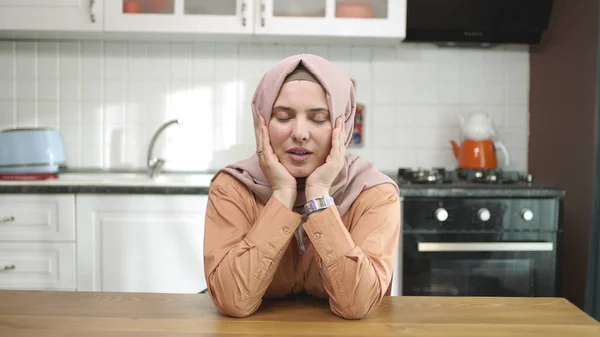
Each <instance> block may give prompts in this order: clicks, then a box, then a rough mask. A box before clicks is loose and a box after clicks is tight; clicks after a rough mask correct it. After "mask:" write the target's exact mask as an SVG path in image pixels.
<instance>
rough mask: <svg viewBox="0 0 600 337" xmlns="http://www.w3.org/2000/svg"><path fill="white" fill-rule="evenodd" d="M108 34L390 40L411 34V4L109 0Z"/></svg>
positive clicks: (385, 0) (379, 0)
mask: <svg viewBox="0 0 600 337" xmlns="http://www.w3.org/2000/svg"><path fill="white" fill-rule="evenodd" d="M105 1H106V5H105V30H106V31H107V32H155V33H195V34H215V33H221V34H254V35H256V36H280V37H281V36H301V37H319V36H323V37H387V38H396V39H402V38H403V37H404V36H405V32H406V0H303V1H298V0H219V1H215V0H105Z"/></svg>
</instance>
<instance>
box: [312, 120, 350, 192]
mask: <svg viewBox="0 0 600 337" xmlns="http://www.w3.org/2000/svg"><path fill="white" fill-rule="evenodd" d="M343 123H344V116H340V117H338V118H337V119H336V120H335V127H334V128H333V132H332V136H331V151H330V152H329V155H328V156H327V158H326V159H325V163H323V165H321V166H319V167H317V168H316V169H315V170H314V171H313V173H311V174H310V175H309V176H308V178H307V179H306V189H305V192H306V200H311V199H314V198H317V197H321V196H324V195H328V194H329V189H330V188H331V185H332V184H333V181H334V180H335V178H336V177H337V175H338V174H339V173H340V171H341V169H342V167H344V161H345V155H346V146H345V144H344V132H343V130H342V126H343Z"/></svg>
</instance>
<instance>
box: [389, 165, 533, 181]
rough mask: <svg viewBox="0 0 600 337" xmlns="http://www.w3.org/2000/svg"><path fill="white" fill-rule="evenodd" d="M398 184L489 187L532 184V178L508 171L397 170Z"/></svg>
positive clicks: (529, 175)
mask: <svg viewBox="0 0 600 337" xmlns="http://www.w3.org/2000/svg"><path fill="white" fill-rule="evenodd" d="M397 180H398V183H400V184H418V185H430V184H437V185H456V184H490V185H508V184H520V185H531V184H533V176H532V175H531V174H529V173H527V172H521V171H508V170H502V169H488V170H483V169H481V170H480V169H456V170H446V169H445V168H431V169H421V168H419V169H411V168H400V169H398V176H397Z"/></svg>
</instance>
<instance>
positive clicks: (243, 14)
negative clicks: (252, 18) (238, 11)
mask: <svg viewBox="0 0 600 337" xmlns="http://www.w3.org/2000/svg"><path fill="white" fill-rule="evenodd" d="M246 10H247V8H246V1H245V0H243V1H242V26H243V27H246Z"/></svg>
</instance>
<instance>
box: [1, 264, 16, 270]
mask: <svg viewBox="0 0 600 337" xmlns="http://www.w3.org/2000/svg"><path fill="white" fill-rule="evenodd" d="M15 268H16V267H15V265H14V264H11V265H10V266H4V270H5V271H6V270H15Z"/></svg>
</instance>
